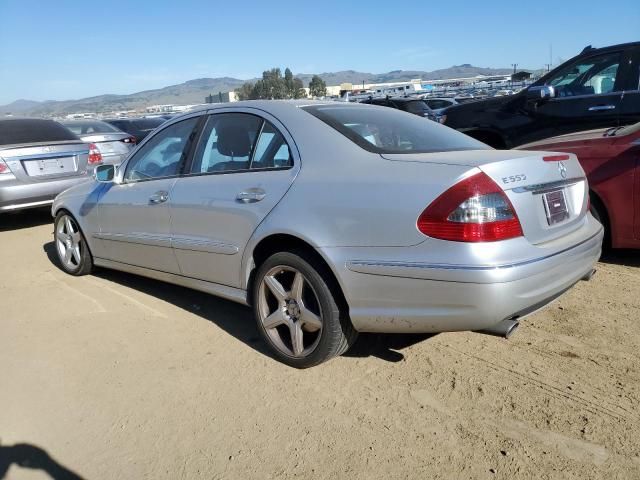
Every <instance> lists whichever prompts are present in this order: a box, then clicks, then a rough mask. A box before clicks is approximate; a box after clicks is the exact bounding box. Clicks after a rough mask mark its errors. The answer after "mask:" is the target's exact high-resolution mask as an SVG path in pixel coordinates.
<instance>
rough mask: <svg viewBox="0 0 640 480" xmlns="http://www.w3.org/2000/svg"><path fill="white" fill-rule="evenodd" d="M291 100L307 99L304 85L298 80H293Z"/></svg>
mask: <svg viewBox="0 0 640 480" xmlns="http://www.w3.org/2000/svg"><path fill="white" fill-rule="evenodd" d="M292 97H293V98H307V92H306V90H305V89H304V83H302V80H300V79H299V78H294V79H293V95H292Z"/></svg>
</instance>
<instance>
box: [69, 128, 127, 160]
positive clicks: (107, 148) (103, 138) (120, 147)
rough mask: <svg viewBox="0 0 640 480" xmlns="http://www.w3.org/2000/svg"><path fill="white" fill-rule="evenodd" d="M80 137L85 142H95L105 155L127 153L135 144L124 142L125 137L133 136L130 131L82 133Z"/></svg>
mask: <svg viewBox="0 0 640 480" xmlns="http://www.w3.org/2000/svg"><path fill="white" fill-rule="evenodd" d="M80 138H82V141H84V142H87V143H93V144H95V145H96V147H98V150H100V153H101V154H102V155H103V156H110V155H126V154H127V153H129V150H131V146H132V145H133V143H124V142H123V140H124V139H127V138H131V135H129V134H128V133H92V134H91V135H81V137H80Z"/></svg>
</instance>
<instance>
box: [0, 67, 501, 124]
mask: <svg viewBox="0 0 640 480" xmlns="http://www.w3.org/2000/svg"><path fill="white" fill-rule="evenodd" d="M509 73H511V70H510V69H508V68H481V67H474V66H472V65H469V64H464V65H457V66H453V67H450V68H445V69H441V70H434V71H432V72H424V71H417V70H416V71H414V70H395V71H392V72H387V73H377V74H376V73H365V72H357V71H354V70H345V71H341V72H326V73H321V74H319V75H320V77H321V78H322V79H323V80H324V81H325V82H326V83H327V85H339V84H341V83H346V82H348V83H352V84H354V85H357V84H361V83H362V82H363V81H364V82H365V83H385V82H401V81H405V80H411V79H414V78H422V79H423V80H439V79H443V78H460V77H474V76H476V75H507V74H509ZM313 75H314V74H311V73H301V74H297V75H296V76H297V77H299V78H300V79H301V80H302V81H303V82H304V84H305V85H307V84H308V83H309V81H310V80H311V77H312V76H313ZM252 80H255V79H252ZM252 80H240V79H238V78H231V77H221V78H198V79H195V80H189V81H187V82H184V83H181V84H179V85H170V86H168V87H164V88H159V89H156V90H145V91H143V92H137V93H132V94H130V95H113V94H107V95H99V96H96V97H88V98H82V99H79V100H64V101H54V100H46V101H43V102H36V101H33V100H16V101H15V102H12V103H9V104H8V105H2V106H0V115H4V114H7V113H11V114H13V115H33V116H51V115H67V114H70V113H78V112H108V111H117V110H134V109H140V108H144V107H146V106H149V105H162V104H178V105H180V104H181V105H189V104H198V103H203V102H204V99H205V97H206V96H207V95H209V94H213V95H216V94H218V92H229V91H232V90H234V89H236V88H238V87H239V86H241V85H242V84H243V83H244V82H246V81H252Z"/></svg>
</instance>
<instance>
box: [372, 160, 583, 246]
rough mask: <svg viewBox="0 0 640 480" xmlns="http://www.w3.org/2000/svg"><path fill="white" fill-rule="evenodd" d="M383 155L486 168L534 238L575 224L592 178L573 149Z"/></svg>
mask: <svg viewBox="0 0 640 480" xmlns="http://www.w3.org/2000/svg"><path fill="white" fill-rule="evenodd" d="M382 157H383V158H385V159H387V160H392V161H402V162H420V163H434V164H446V165H460V166H464V165H466V166H469V167H475V168H477V169H479V170H481V171H482V172H484V173H485V174H486V175H488V176H489V177H490V178H491V179H492V180H493V181H494V182H495V183H496V184H497V185H498V186H499V187H500V188H501V189H502V190H503V191H504V192H505V194H506V195H507V197H508V198H509V200H510V202H511V204H512V205H513V208H514V209H515V211H516V214H517V215H518V218H519V220H520V224H521V226H522V231H523V233H524V236H525V237H526V238H527V239H528V240H529V241H530V242H531V243H533V244H539V243H544V242H548V241H551V240H554V239H556V238H560V237H562V236H564V235H566V234H568V233H570V232H572V231H574V230H576V229H577V228H579V226H580V225H581V223H582V221H583V220H584V217H585V215H586V210H587V202H588V186H587V180H586V178H585V174H584V171H583V170H582V167H581V166H580V164H579V163H578V160H577V158H576V156H575V155H573V154H567V153H553V152H523V151H512V150H506V151H502V150H478V151H457V152H439V153H424V154H384V155H382Z"/></svg>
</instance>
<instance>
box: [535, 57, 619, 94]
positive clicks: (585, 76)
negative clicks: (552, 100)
mask: <svg viewBox="0 0 640 480" xmlns="http://www.w3.org/2000/svg"><path fill="white" fill-rule="evenodd" d="M619 66H620V53H608V54H605V55H598V56H595V57H591V58H586V59H583V60H580V61H578V62H576V63H573V64H571V65H569V66H568V67H566V68H564V69H562V70H561V71H560V72H558V73H557V74H556V75H555V76H554V77H553V78H552V79H550V80H549V81H547V85H552V86H553V87H555V89H556V92H557V93H556V95H557V96H558V97H560V98H562V97H576V96H580V95H604V94H607V93H611V92H613V91H616V79H617V75H618V67H619Z"/></svg>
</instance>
